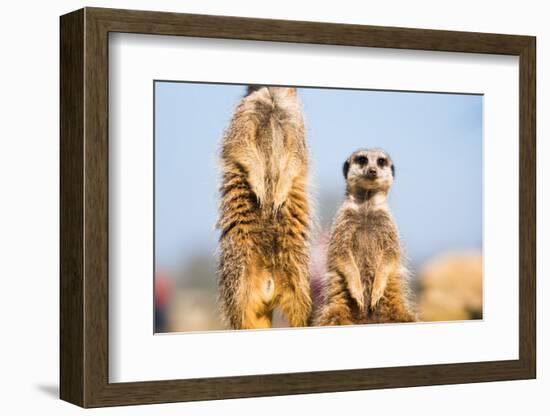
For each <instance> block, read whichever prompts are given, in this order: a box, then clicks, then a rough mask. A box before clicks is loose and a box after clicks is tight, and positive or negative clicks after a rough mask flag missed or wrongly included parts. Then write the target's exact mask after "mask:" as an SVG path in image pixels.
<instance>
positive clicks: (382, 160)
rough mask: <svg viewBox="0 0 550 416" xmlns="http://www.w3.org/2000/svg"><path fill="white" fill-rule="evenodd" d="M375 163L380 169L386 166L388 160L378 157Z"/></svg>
mask: <svg viewBox="0 0 550 416" xmlns="http://www.w3.org/2000/svg"><path fill="white" fill-rule="evenodd" d="M376 163H377V164H378V166H380V167H381V168H384V167H386V166H387V165H388V160H387V159H385V158H383V157H379V158H378V160H377V161H376Z"/></svg>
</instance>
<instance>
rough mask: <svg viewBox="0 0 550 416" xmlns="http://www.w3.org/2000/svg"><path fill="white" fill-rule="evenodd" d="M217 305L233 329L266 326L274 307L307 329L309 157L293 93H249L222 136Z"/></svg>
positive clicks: (255, 89) (259, 90)
mask: <svg viewBox="0 0 550 416" xmlns="http://www.w3.org/2000/svg"><path fill="white" fill-rule="evenodd" d="M221 168H222V184H221V187H220V193H221V204H220V211H219V218H218V228H219V229H220V231H221V236H220V241H219V264H218V288H219V290H218V300H219V305H220V309H221V312H222V315H223V317H224V318H225V321H226V322H228V324H229V325H230V326H231V327H232V328H234V329H250V328H269V327H271V323H272V313H273V310H274V309H275V308H277V307H279V308H280V309H281V311H282V313H283V314H284V315H285V316H286V318H287V320H288V323H289V325H291V326H305V325H306V324H307V322H308V319H309V317H310V312H311V298H310V287H309V234H310V210H309V204H308V197H307V192H306V185H307V184H306V181H307V174H308V152H307V147H306V142H305V133H304V121H303V116H302V110H301V105H300V102H299V99H298V96H297V93H296V89H295V88H282V87H250V88H249V90H248V94H247V95H246V96H245V97H244V98H243V99H242V100H241V103H240V104H239V105H238V107H237V109H236V111H235V114H234V115H233V118H232V120H231V123H230V126H229V128H228V129H227V131H226V134H225V136H224V138H223V142H222V149H221Z"/></svg>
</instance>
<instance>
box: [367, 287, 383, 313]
mask: <svg viewBox="0 0 550 416" xmlns="http://www.w3.org/2000/svg"><path fill="white" fill-rule="evenodd" d="M384 289H385V287H376V286H375V287H374V288H373V289H372V294H371V298H370V308H371V309H375V308H376V306H377V305H378V302H380V299H382V297H383V296H384Z"/></svg>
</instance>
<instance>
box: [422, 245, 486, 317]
mask: <svg viewBox="0 0 550 416" xmlns="http://www.w3.org/2000/svg"><path fill="white" fill-rule="evenodd" d="M419 285H420V292H419V297H418V311H419V314H420V317H421V320H423V321H453V320H466V319H481V318H482V315H483V259H482V255H481V253H480V252H455V253H447V254H445V255H442V256H439V257H437V258H435V259H433V260H431V261H429V262H428V263H427V264H426V265H425V266H424V267H423V268H422V270H421V271H420V273H419Z"/></svg>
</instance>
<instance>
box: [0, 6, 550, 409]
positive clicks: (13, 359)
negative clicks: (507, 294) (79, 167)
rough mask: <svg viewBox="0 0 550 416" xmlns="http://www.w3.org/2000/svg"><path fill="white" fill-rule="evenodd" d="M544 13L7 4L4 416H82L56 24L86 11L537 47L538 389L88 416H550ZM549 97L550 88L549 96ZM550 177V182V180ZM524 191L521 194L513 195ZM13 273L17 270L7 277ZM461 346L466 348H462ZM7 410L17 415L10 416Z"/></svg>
mask: <svg viewBox="0 0 550 416" xmlns="http://www.w3.org/2000/svg"><path fill="white" fill-rule="evenodd" d="M545 3H546V2H542V1H538V2H537V1H525V0H524V1H522V2H520V1H514V2H509V1H503V0H501V1H484V2H481V1H469V0H468V1H466V0H461V1H453V2H443V1H406V0H405V1H398V2H391V1H383V2H382V1H378V2H372V4H368V2H365V1H363V2H359V1H349V0H338V1H326V2H321V1H315V2H314V1H312V2H306V1H301V2H299V1H297V0H278V1H272V2H260V1H245V0H232V1H231V2H220V1H213V0H202V1H201V0H193V1H184V0H181V1H159V0H157V1H145V0H143V1H138V0H134V1H130V0H126V1H117V2H107V1H89V2H82V1H68V0H57V1H48V2H45V1H44V2H38V1H36V2H30V1H23V0H20V1H18V2H17V3H16V2H5V3H4V4H3V9H2V14H1V16H0V19H1V24H0V30H1V37H0V39H1V42H2V55H1V56H2V60H1V62H0V72H1V74H2V76H1V77H0V80H1V87H0V100H1V101H0V103H1V104H0V106H1V107H2V111H1V113H0V114H1V115H2V117H1V121H0V129H1V132H0V138H1V139H0V140H1V141H2V148H1V150H0V181H1V183H0V184H1V187H0V189H1V195H2V203H1V204H0V242H1V244H2V247H1V248H2V250H1V251H0V253H1V256H0V258H1V259H2V266H3V267H2V268H1V269H0V273H1V276H2V281H3V282H7V284H8V286H7V287H6V286H4V287H3V290H2V291H1V292H0V293H1V300H0V308H1V313H0V316H1V320H0V322H1V323H2V334H1V337H2V340H3V342H2V343H1V344H0V345H1V347H0V348H1V352H0V385H1V386H0V391H1V392H2V394H1V396H2V398H1V399H0V409H2V413H3V414H26V413H30V412H31V411H35V412H36V411H40V412H41V414H55V415H64V414H76V413H78V412H81V410H80V409H78V408H77V407H75V406H72V405H69V404H67V403H64V402H61V401H59V400H58V399H57V398H56V397H57V385H58V300H59V299H58V270H59V268H58V267H59V266H58V256H59V251H58V192H59V186H58V182H59V180H58V174H59V170H58V163H59V162H58V160H59V157H58V154H59V147H58V114H59V113H58V105H59V100H58V89H59V81H58V79H59V75H58V71H59V66H58V61H59V50H58V49H59V46H58V43H59V35H58V32H59V30H58V16H59V15H61V14H64V13H66V12H69V11H71V10H74V9H77V8H80V7H82V6H103V7H118V8H133V9H146V10H152V9H155V10H166V11H177V12H190V13H209V14H226V15H241V16H254V17H270V18H279V19H295V20H318V21H327V22H329V21H330V22H343V23H362V24H373V25H388V26H407V27H420V28H433V29H453V30H467V31H480V32H499V33H512V34H529V35H536V36H537V37H538V39H537V42H538V47H537V53H538V64H537V72H538V83H537V94H538V130H537V132H538V143H539V145H538V155H539V157H538V161H539V162H538V163H539V181H538V192H539V200H538V212H539V227H538V246H539V248H538V259H539V267H538V294H539V296H538V299H539V301H538V318H539V324H538V330H539V364H538V375H539V377H538V380H536V381H518V382H501V383H486V384H471V385H460V386H442V387H424V388H409V389H400V390H381V391H368V392H353V393H339V394H317V395H307V396H289V397H274V398H261V399H245V400H226V401H218V402H205V403H187V404H167V405H156V406H140V407H133V408H123V409H121V408H113V409H108V410H92V411H88V414H96V413H98V414H99V413H100V412H101V414H103V415H106V414H155V415H157V414H178V415H183V414H190V415H191V414H192V415H203V414H219V413H224V414H228V413H229V414H232V413H237V412H238V413H240V414H253V413H255V414H258V413H259V412H261V413H262V414H267V415H269V414H280V413H281V412H285V413H288V414H299V412H301V411H303V412H314V413H315V414H318V415H321V414H335V413H337V412H342V411H347V412H350V411H351V412H354V411H357V412H358V413H367V414H369V413H370V414H377V413H387V414H391V415H394V414H398V412H406V413H408V414H411V415H416V414H422V415H432V414H433V415H441V414H445V415H455V414H456V415H461V416H463V415H465V414H468V413H470V412H473V413H475V414H482V413H481V412H487V414H519V413H521V414H534V415H536V414H547V412H548V410H549V408H550V404H549V402H548V399H547V395H548V391H549V388H550V378H549V377H550V376H549V375H548V374H549V372H550V368H549V367H550V364H549V361H548V360H546V359H545V358H546V357H545V355H544V351H543V348H544V346H545V345H546V344H547V343H546V342H545V341H547V340H548V328H546V329H547V331H546V332H545V333H543V332H542V323H543V322H544V321H545V319H546V318H548V308H545V306H544V305H543V304H542V303H543V302H542V299H544V298H548V295H549V293H548V291H549V287H550V286H548V285H545V284H544V282H543V265H542V262H543V258H542V257H543V256H542V254H543V240H544V237H548V233H549V232H550V230H549V227H548V223H545V224H543V221H542V218H541V217H542V215H541V214H542V212H543V210H544V208H548V201H546V202H547V203H545V201H544V200H543V196H546V195H543V194H542V191H543V189H542V183H543V181H544V180H545V179H549V178H548V175H549V173H548V172H549V170H547V169H544V167H542V165H543V164H544V162H550V146H549V145H548V144H547V143H546V142H545V140H544V138H546V139H548V137H545V135H544V133H545V132H544V130H543V123H544V120H543V115H544V114H545V113H544V109H545V108H544V103H545V101H547V99H548V98H549V95H550V90H549V89H548V82H547V78H546V77H545V76H544V75H546V74H544V73H545V72H546V73H548V71H549V70H550V67H548V68H546V67H545V66H544V65H545V61H546V59H547V57H548V56H550V46H549V41H550V26H549V25H548V19H547V18H548V12H547V11H545V7H544V6H545ZM545 87H546V88H545ZM544 176H546V178H544ZM512 191H515V190H512ZM6 265H7V267H6ZM459 341H460V340H457V342H459ZM8 410H11V412H9V413H8Z"/></svg>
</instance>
